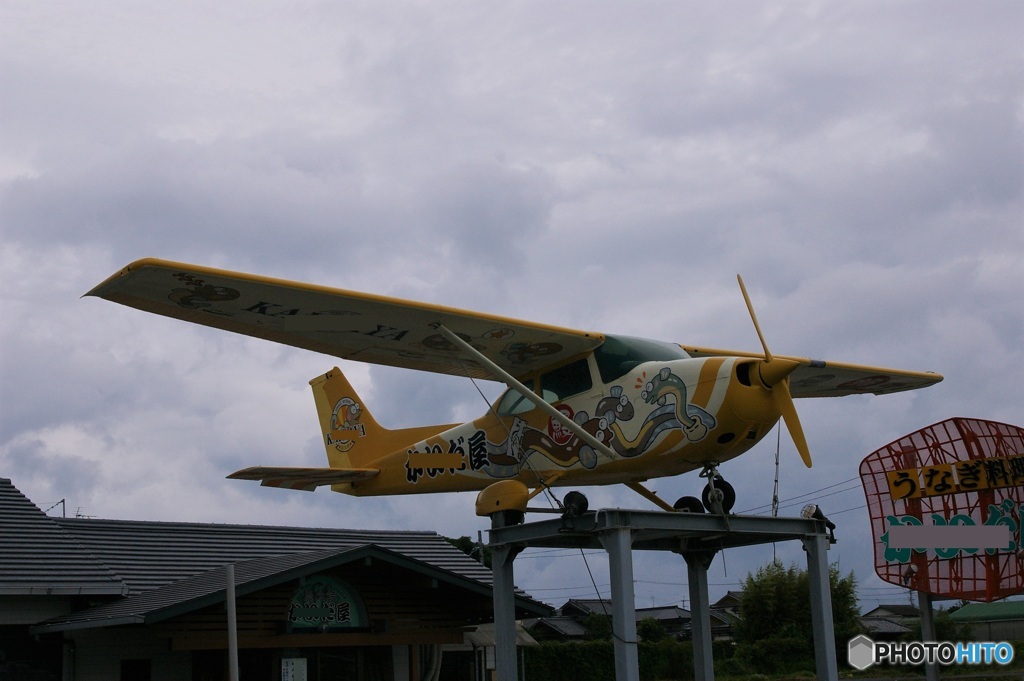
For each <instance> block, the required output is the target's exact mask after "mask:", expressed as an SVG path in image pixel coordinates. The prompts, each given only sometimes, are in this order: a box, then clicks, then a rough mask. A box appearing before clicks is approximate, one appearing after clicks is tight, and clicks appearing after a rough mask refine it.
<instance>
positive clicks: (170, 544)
mask: <svg viewBox="0 0 1024 681" xmlns="http://www.w3.org/2000/svg"><path fill="white" fill-rule="evenodd" d="M56 522H57V523H58V524H59V525H60V526H61V527H62V528H63V529H64V530H65V531H66V532H67V533H68V534H69V535H71V536H73V537H74V538H75V539H76V540H77V541H78V542H79V544H81V545H82V546H83V547H85V548H86V549H87V550H88V551H89V552H90V553H91V554H92V555H94V556H96V558H98V559H99V560H101V561H102V562H103V563H104V564H106V565H109V566H110V568H111V569H112V570H113V571H114V572H115V573H116V574H117V575H119V576H120V577H121V578H122V579H123V580H124V581H125V583H126V584H127V585H128V587H129V590H130V593H132V594H137V593H141V592H143V591H148V590H150V589H154V588H157V587H160V586H163V585H165V584H169V583H171V582H174V581H178V580H181V579H185V578H187V577H190V576H192V575H195V574H198V573H200V572H206V571H208V570H212V569H215V568H218V567H221V566H223V565H226V564H228V563H238V562H242V561H247V560H253V559H256V558H266V557H269V556H281V555H287V554H293V553H310V552H313V551H323V550H328V549H333V550H342V549H352V548H356V547H360V546H366V545H368V544H373V545H374V546H379V547H381V548H383V549H387V550H389V551H394V552H396V553H398V554H401V555H404V556H407V557H409V558H413V559H415V560H417V561H420V562H422V563H425V564H427V565H431V566H433V567H436V568H441V569H443V570H449V571H451V572H453V573H455V574H457V575H459V576H462V577H466V578H469V579H475V580H477V581H479V582H482V583H484V584H487V585H490V584H491V581H492V576H491V571H490V570H489V569H487V568H486V567H485V566H483V565H481V564H480V563H478V562H477V561H475V560H473V559H472V558H470V557H469V556H467V555H466V554H465V553H463V552H462V551H459V550H458V549H456V548H455V547H453V546H452V545H450V544H449V543H448V542H447V541H445V540H444V539H443V538H442V537H440V536H439V535H438V534H436V533H434V532H399V531H383V530H344V529H332V528H307V527H277V526H267V525H220V524H204V523H177V522H152V521H138V520H97V519H92V518H66V519H60V518H59V519H56Z"/></svg>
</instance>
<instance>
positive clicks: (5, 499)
mask: <svg viewBox="0 0 1024 681" xmlns="http://www.w3.org/2000/svg"><path fill="white" fill-rule="evenodd" d="M0 556H2V557H0V594H6V595H35V594H42V595H54V596H56V595H94V596H95V595H117V596H120V595H122V594H124V593H127V592H128V586H127V585H126V584H125V583H124V581H123V580H122V579H121V578H120V577H119V576H118V575H117V574H115V573H114V572H113V571H111V569H110V568H109V567H108V566H107V565H105V564H104V563H103V561H101V560H99V559H97V558H96V557H95V556H94V555H92V554H91V553H90V552H89V551H88V549H86V548H85V547H83V546H82V545H81V544H80V543H79V542H78V541H76V540H75V538H74V537H72V536H71V535H69V534H68V533H67V532H65V531H64V530H63V529H62V528H61V526H60V525H58V524H57V523H56V522H55V519H54V518H51V517H49V516H48V515H46V514H45V513H43V512H42V511H40V510H39V508H37V507H36V505H35V504H33V503H32V502H31V501H29V500H28V498H26V497H25V495H23V494H22V493H21V492H20V491H18V489H17V488H15V486H14V485H13V484H12V483H11V481H10V480H8V479H6V478H0Z"/></svg>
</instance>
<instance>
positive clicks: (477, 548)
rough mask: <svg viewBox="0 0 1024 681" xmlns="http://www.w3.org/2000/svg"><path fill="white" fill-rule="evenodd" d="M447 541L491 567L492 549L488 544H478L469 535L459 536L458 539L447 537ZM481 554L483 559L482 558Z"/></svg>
mask: <svg viewBox="0 0 1024 681" xmlns="http://www.w3.org/2000/svg"><path fill="white" fill-rule="evenodd" d="M445 541H447V542H448V543H449V544H451V545H452V546H454V547H455V548H457V549H458V550H459V551H462V552H463V553H465V554H466V555H467V556H469V557H470V558H472V559H473V560H476V561H479V562H482V563H483V564H484V565H486V566H487V567H491V550H490V549H489V548H487V547H486V546H482V545H481V544H477V543H476V542H475V541H474V540H473V539H470V538H469V537H459V538H458V539H452V538H451V537H445ZM481 554H482V555H483V560H481V559H480V556H481Z"/></svg>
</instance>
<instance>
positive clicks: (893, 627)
mask: <svg viewBox="0 0 1024 681" xmlns="http://www.w3.org/2000/svg"><path fill="white" fill-rule="evenodd" d="M860 623H861V626H863V627H864V628H865V629H866V630H867V632H868V633H869V634H909V633H910V627H905V626H903V625H902V624H900V623H899V622H895V621H893V620H891V619H889V618H888V617H861V618H860Z"/></svg>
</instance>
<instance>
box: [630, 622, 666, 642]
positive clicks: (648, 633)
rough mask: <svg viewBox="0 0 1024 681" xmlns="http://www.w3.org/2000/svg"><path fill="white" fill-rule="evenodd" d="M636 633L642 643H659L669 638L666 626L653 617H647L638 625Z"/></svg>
mask: <svg viewBox="0 0 1024 681" xmlns="http://www.w3.org/2000/svg"><path fill="white" fill-rule="evenodd" d="M636 633H637V636H639V637H640V640H641V641H647V642H648V643H657V642H658V641H664V640H665V639H666V638H668V632H667V631H665V626H664V625H663V624H662V623H661V622H659V621H658V620H656V619H654V618H653V617H645V618H644V619H642V620H640V621H639V622H637V624H636Z"/></svg>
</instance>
